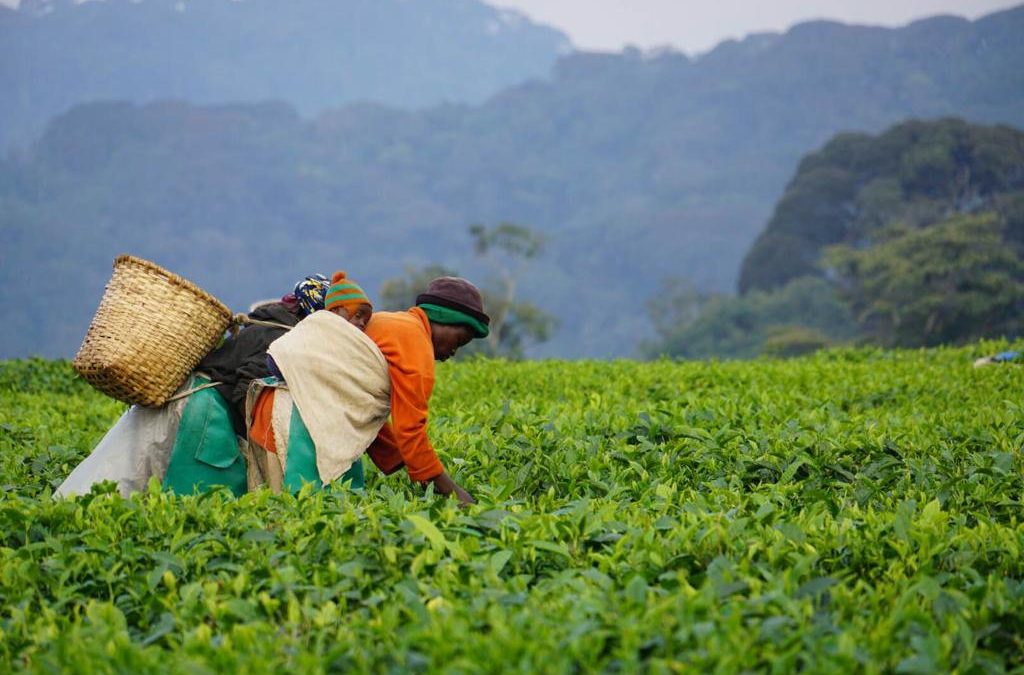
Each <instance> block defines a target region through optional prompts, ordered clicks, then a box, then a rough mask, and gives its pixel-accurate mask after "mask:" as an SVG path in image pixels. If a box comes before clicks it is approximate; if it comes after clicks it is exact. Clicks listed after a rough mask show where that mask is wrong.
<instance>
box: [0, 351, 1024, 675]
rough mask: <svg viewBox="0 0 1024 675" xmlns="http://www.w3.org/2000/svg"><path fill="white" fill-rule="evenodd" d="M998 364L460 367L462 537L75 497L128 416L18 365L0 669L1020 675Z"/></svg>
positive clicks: (451, 441)
mask: <svg viewBox="0 0 1024 675" xmlns="http://www.w3.org/2000/svg"><path fill="white" fill-rule="evenodd" d="M1006 346H1007V345H1005V344H997V343H989V344H982V345H976V346H973V347H969V348H963V349H944V350H936V351H912V352H888V351H876V350H851V351H838V352H827V353H821V354H818V355H816V356H813V357H807V358H803V359H797V360H791V361H771V360H763V361H753V362H730V363H673V362H669V361H663V362H654V363H635V362H612V363H596V362H578V363H565V362H528V363H507V362H501V361H487V360H471V361H468V362H465V363H455V364H445V365H442V366H439V370H438V383H437V387H436V389H435V395H434V402H433V419H432V427H431V429H432V436H433V438H434V441H435V444H436V445H437V447H438V448H439V450H440V451H441V453H442V454H443V457H444V459H445V461H446V464H447V465H448V467H449V469H450V471H451V472H452V473H453V474H455V475H456V478H457V480H459V481H460V482H461V483H462V484H463V485H465V486H466V487H467V488H468V489H469V490H470V491H471V492H472V493H473V494H474V495H475V496H476V497H477V498H478V500H479V502H480V503H479V504H478V505H476V506H473V507H471V508H468V509H459V508H458V507H456V506H455V505H454V504H453V503H452V502H450V501H447V500H443V499H440V498H437V497H435V496H433V495H432V494H424V493H423V492H422V491H421V490H419V489H417V488H415V487H413V486H411V485H410V484H409V482H408V480H407V479H406V478H405V477H404V476H403V475H395V476H392V477H390V478H388V477H383V476H381V475H380V474H379V473H377V472H376V471H375V470H373V469H369V470H368V473H369V477H368V485H367V490H366V491H365V493H363V494H353V493H347V492H343V491H338V492H332V493H327V494H316V493H302V494H299V495H298V496H289V495H284V496H272V495H270V494H268V493H267V492H261V493H256V494H250V495H246V496H245V497H243V498H241V499H237V500H236V499H232V498H230V497H228V496H226V495H225V494H223V493H220V492H213V493H209V494H206V495H202V496H198V497H187V498H176V497H172V496H168V495H165V494H161V493H160V492H159V490H157V489H150V491H149V492H148V493H145V494H140V495H136V496H133V497H132V498H131V499H127V500H125V499H122V498H120V497H119V496H118V495H117V494H116V493H115V492H112V491H111V489H109V488H107V489H97V490H94V492H93V493H92V494H90V495H87V496H85V497H81V498H77V499H75V500H55V499H53V498H51V492H52V490H53V488H54V486H55V485H58V484H59V483H60V481H61V480H62V479H63V478H64V477H65V476H66V475H67V474H68V473H69V472H70V470H71V469H72V468H73V467H74V465H75V464H76V463H77V462H78V461H79V460H80V459H81V458H82V457H84V456H85V455H86V454H87V453H88V451H89V450H90V448H91V446H92V444H93V443H95V442H96V441H97V440H98V439H99V438H100V437H101V436H102V434H103V433H104V432H105V430H106V429H107V428H108V427H109V426H110V425H111V424H112V423H113V422H114V420H116V418H117V416H118V415H119V414H120V413H121V411H122V410H123V406H122V405H121V404H119V403H117V402H114V401H111V400H109V399H106V398H105V397H103V396H102V395H100V394H98V393H95V392H93V391H92V390H91V389H89V388H88V387H87V386H86V385H84V384H83V383H81V382H79V381H77V380H76V379H75V377H74V376H73V374H72V372H71V370H70V368H69V366H68V365H67V364H66V363H62V362H60V363H53V362H44V361H16V362H3V363H0V491H2V492H0V671H2V672H9V671H11V670H28V671H32V672H48V673H56V672H68V673H139V672H160V673H165V672H169V673H207V672H209V673H213V672H245V673H282V672H302V673H321V672H365V671H371V672H379V673H392V672H394V673H405V672H414V673H415V672H438V671H444V672H449V673H487V672H494V673H497V672H544V673H573V672H638V671H640V672H654V673H661V672H717V673H739V672H765V673H792V672H796V671H803V672H812V673H857V672H863V673H883V672H884V673H890V672H894V673H936V672H959V673H1003V672H1024V553H1022V549H1024V511H1022V496H1024V480H1022V471H1024V456H1022V452H1021V447H1022V445H1024V396H1022V394H1024V367H1021V366H1014V365H1001V366H990V367H987V368H980V369H974V368H972V367H971V362H972V361H973V359H974V358H975V357H977V356H980V355H984V354H987V353H992V352H995V351H998V350H1000V349H1003V348H1005V347H1006ZM368 466H369V465H368Z"/></svg>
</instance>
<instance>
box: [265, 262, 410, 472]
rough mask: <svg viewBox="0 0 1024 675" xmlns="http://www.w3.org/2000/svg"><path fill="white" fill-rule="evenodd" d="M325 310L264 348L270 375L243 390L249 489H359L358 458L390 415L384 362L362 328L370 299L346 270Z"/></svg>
mask: <svg viewBox="0 0 1024 675" xmlns="http://www.w3.org/2000/svg"><path fill="white" fill-rule="evenodd" d="M325 307H326V311H321V312H316V313H315V314H313V315H312V316H311V317H309V318H308V319H306V320H305V321H303V322H302V324H301V325H299V326H298V327H296V328H295V330H293V331H291V332H290V333H288V334H287V335H285V336H284V337H282V338H280V339H279V340H277V341H276V342H274V344H272V345H271V346H270V349H269V350H268V355H267V361H268V365H269V369H270V371H271V372H272V373H274V374H275V375H276V377H269V378H266V379H263V380H257V381H255V382H253V384H252V386H251V387H250V389H249V394H248V397H247V403H246V422H247V425H248V429H249V435H248V441H249V442H248V446H247V447H246V450H245V452H246V459H247V460H248V466H249V488H250V489H253V488H255V487H258V486H261V485H267V486H269V487H270V488H271V489H272V490H274V491H276V492H280V491H281V490H289V491H291V492H295V491H298V490H299V489H300V488H302V486H303V485H304V484H306V483H312V484H313V485H314V486H315V487H316V488H321V487H323V486H324V485H328V484H331V483H334V482H336V481H338V482H342V483H347V484H348V486H349V487H352V488H362V487H363V484H364V477H363V465H362V459H361V458H362V455H363V453H364V452H366V448H367V446H369V445H370V443H371V442H372V441H373V439H374V438H376V436H377V433H378V432H379V430H380V428H381V426H382V425H383V424H384V422H385V421H386V420H387V416H388V409H389V404H390V397H391V381H390V379H389V377H388V368H387V362H386V361H385V360H384V356H383V355H382V354H381V353H380V350H379V349H378V348H377V345H375V344H374V342H373V341H372V340H371V339H370V338H368V337H367V336H366V334H365V333H364V332H363V330H362V329H363V328H364V327H365V326H366V322H367V321H368V320H369V319H370V317H371V315H372V313H373V307H372V305H371V304H370V300H369V298H368V297H367V295H366V293H364V292H363V289H362V288H360V287H359V285H358V284H356V283H355V282H353V281H351V280H350V279H348V278H347V277H346V276H345V273H344V272H338V273H336V274H335V275H334V278H333V280H332V285H331V287H330V289H329V290H328V292H327V295H326V299H325Z"/></svg>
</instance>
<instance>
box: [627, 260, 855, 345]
mask: <svg viewBox="0 0 1024 675" xmlns="http://www.w3.org/2000/svg"><path fill="white" fill-rule="evenodd" d="M664 289H665V290H664V291H663V292H662V293H661V294H659V295H657V296H655V299H654V300H652V301H651V303H649V305H648V311H649V312H650V314H651V318H652V321H653V322H654V324H655V327H656V329H657V331H658V337H659V339H658V340H657V341H656V342H653V343H651V344H648V345H646V346H645V347H644V351H645V352H646V353H647V355H648V356H659V355H664V356H673V357H681V358H688V359H706V358H712V357H721V358H750V357H753V356H756V355H758V354H761V353H769V354H772V355H776V356H795V355H797V354H801V353H804V352H805V351H813V350H814V349H818V348H821V347H826V346H830V345H834V344H836V343H842V342H846V341H850V340H852V339H853V338H855V337H856V336H857V326H856V324H855V322H854V320H853V317H852V315H851V313H850V310H849V309H848V307H847V305H846V304H845V303H844V302H843V301H842V300H841V299H840V298H839V297H838V296H837V295H836V292H835V289H834V288H833V286H832V285H831V284H829V283H827V282H825V281H824V280H822V279H815V278H811V277H804V278H802V279H797V280H795V281H793V282H791V283H789V284H788V285H786V286H785V287H783V288H781V289H779V290H777V291H774V292H754V293H749V294H747V295H744V296H740V297H732V296H716V295H708V294H701V293H699V292H697V291H695V290H694V289H693V288H692V287H689V286H687V285H686V284H680V283H679V282H668V283H666V284H665V286H664Z"/></svg>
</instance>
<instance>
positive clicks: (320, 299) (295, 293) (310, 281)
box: [281, 274, 331, 319]
mask: <svg viewBox="0 0 1024 675" xmlns="http://www.w3.org/2000/svg"><path fill="white" fill-rule="evenodd" d="M330 285H331V282H330V281H328V280H327V277H325V276H324V275H322V274H311V275H309V276H308V277H306V278H304V279H303V280H302V281H300V282H298V283H297V284H295V288H294V289H292V292H291V295H290V296H288V295H286V296H285V297H283V298H281V301H282V302H284V303H285V305H286V306H291V305H292V304H294V306H295V309H294V310H293V311H294V313H295V314H297V315H298V316H299V318H300V319H301V318H305V317H307V316H309V315H310V314H312V313H313V312H315V311H317V310H320V309H323V308H324V294H325V293H327V289H328V287H330Z"/></svg>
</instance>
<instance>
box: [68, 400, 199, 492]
mask: <svg viewBox="0 0 1024 675" xmlns="http://www.w3.org/2000/svg"><path fill="white" fill-rule="evenodd" d="M186 400H187V399H184V400H178V401H174V402H173V403H170V404H168V405H165V406H161V407H159V408H142V407H139V406H132V407H131V408H129V409H128V411H127V412H125V413H124V414H123V415H121V419H119V420H118V421H117V424H115V425H114V426H113V427H111V429H110V431H108V432H107V434H106V435H105V436H104V437H103V439H102V440H101V441H100V442H99V444H98V445H97V446H96V447H95V448H94V449H93V451H92V453H90V454H89V456H88V457H86V458H85V459H84V460H83V461H82V463H81V464H79V465H78V466H77V467H75V470H74V471H72V472H71V475H69V476H68V477H67V479H65V481H64V482H63V483H61V485H60V487H58V488H57V491H56V492H55V493H54V495H55V496H58V497H69V496H71V495H75V494H87V493H88V492H89V490H91V489H92V486H93V485H95V484H97V483H99V482H101V481H105V480H109V481H114V482H115V483H117V489H118V491H119V492H120V493H121V495H122V496H125V497H127V496H128V495H129V494H131V493H133V492H139V491H141V490H144V489H145V488H146V485H147V484H148V482H149V479H150V478H152V477H156V478H157V480H163V476H164V473H166V471H167V464H168V462H169V461H170V457H171V450H172V449H173V447H174V438H175V436H176V435H177V432H178V424H179V423H180V422H181V412H182V410H183V409H184V406H185V402H186Z"/></svg>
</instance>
